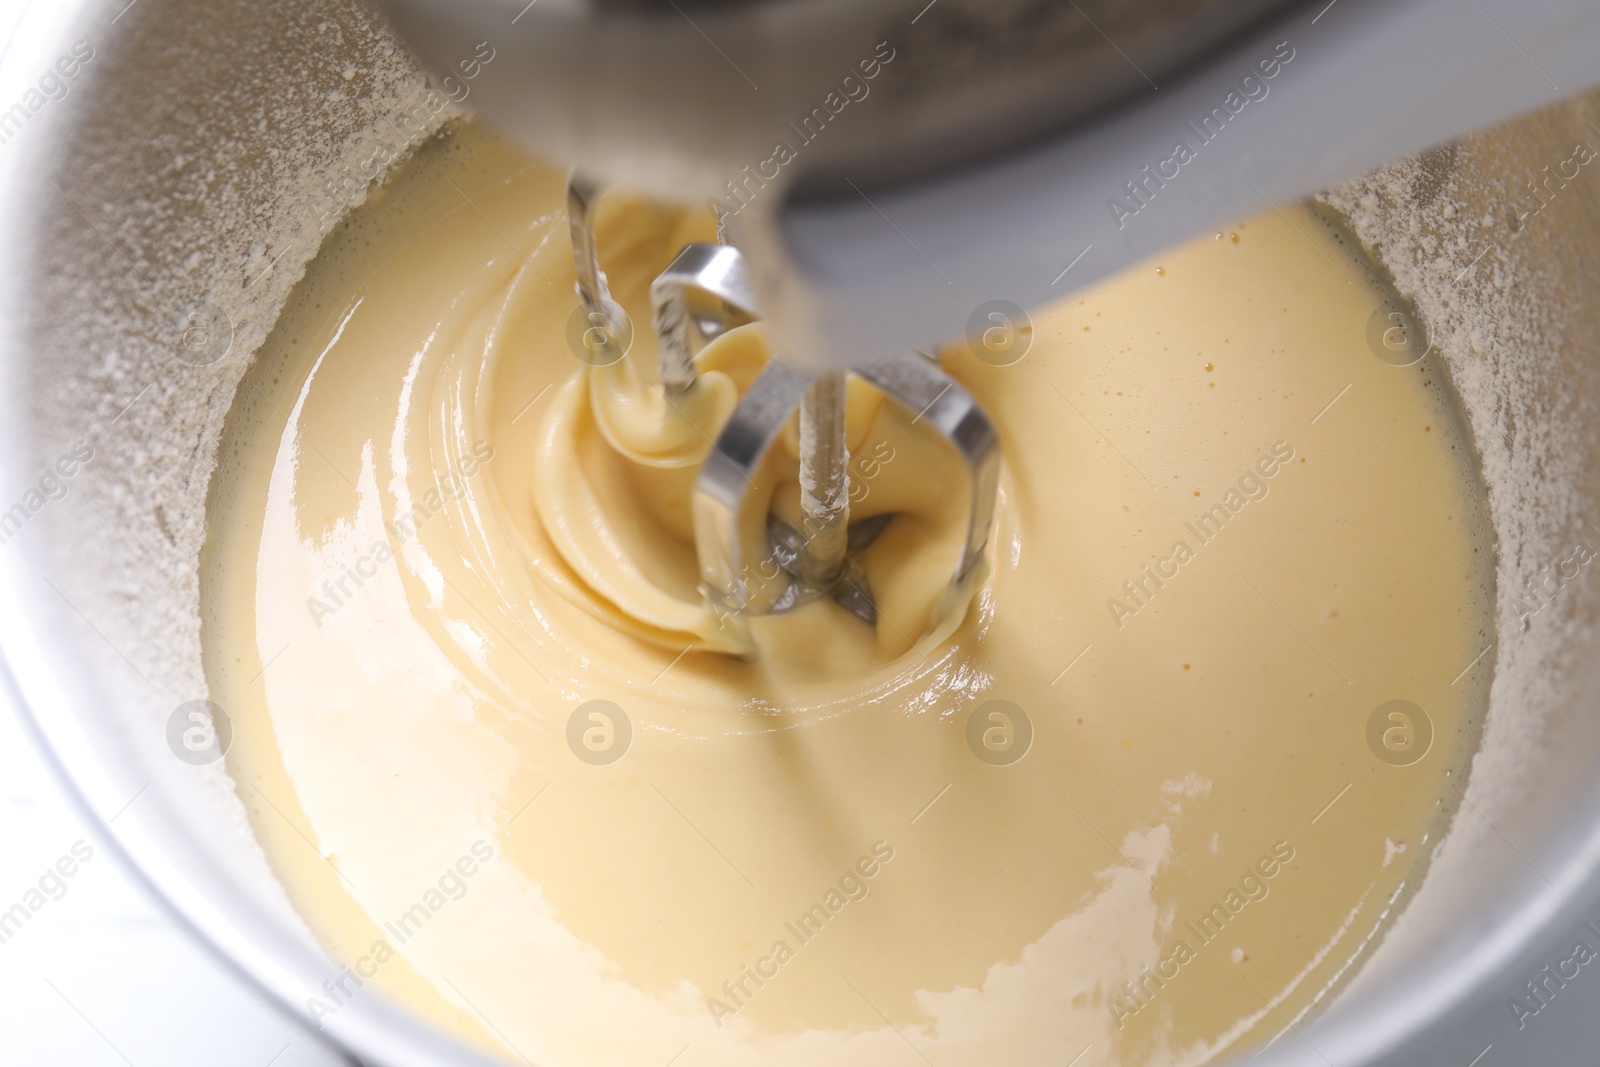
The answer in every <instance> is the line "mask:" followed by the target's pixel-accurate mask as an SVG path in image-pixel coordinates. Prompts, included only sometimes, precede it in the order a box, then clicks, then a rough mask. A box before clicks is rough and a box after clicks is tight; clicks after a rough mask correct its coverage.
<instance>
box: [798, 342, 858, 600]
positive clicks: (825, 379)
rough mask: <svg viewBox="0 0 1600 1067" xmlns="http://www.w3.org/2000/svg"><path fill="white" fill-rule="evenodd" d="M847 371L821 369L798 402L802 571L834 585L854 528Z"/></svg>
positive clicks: (809, 579) (813, 580)
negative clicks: (848, 432) (847, 429)
mask: <svg viewBox="0 0 1600 1067" xmlns="http://www.w3.org/2000/svg"><path fill="white" fill-rule="evenodd" d="M844 431H845V372H844V371H838V370H829V371H823V372H822V373H821V374H819V375H817V378H816V380H815V381H813V382H812V383H811V388H810V389H808V390H806V395H805V398H804V399H803V400H801V401H800V511H801V514H802V515H803V516H804V519H803V523H804V533H805V547H804V548H803V550H802V552H801V556H800V575H801V578H802V579H803V580H804V581H805V582H806V583H807V584H808V585H813V586H816V587H817V588H820V589H827V588H830V587H831V586H832V585H833V584H834V583H835V582H836V581H837V580H838V578H839V572H840V571H842V570H843V569H844V559H845V552H846V549H847V547H848V540H849V532H850V471H849V464H850V450H849V447H848V446H847V445H846V443H845V432H844Z"/></svg>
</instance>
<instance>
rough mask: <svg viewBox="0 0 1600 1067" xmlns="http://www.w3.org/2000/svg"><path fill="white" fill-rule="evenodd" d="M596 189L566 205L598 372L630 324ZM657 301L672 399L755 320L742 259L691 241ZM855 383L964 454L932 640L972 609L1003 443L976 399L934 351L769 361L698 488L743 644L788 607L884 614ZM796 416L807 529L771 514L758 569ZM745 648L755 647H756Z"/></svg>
mask: <svg viewBox="0 0 1600 1067" xmlns="http://www.w3.org/2000/svg"><path fill="white" fill-rule="evenodd" d="M600 191H601V190H600V187H599V185H598V184H597V183H595V182H593V181H592V180H589V179H587V178H585V177H583V176H581V175H579V174H578V173H577V172H576V171H574V172H573V174H572V175H571V176H570V178H569V181H568V185H567V209H568V219H569V223H570V227H571V235H572V254H573V265H574V275H575V278H576V283H575V288H576V290H577V295H578V302H579V305H580V307H581V308H582V310H583V312H584V315H585V316H586V317H587V319H588V321H589V322H590V323H591V325H592V327H593V330H592V331H591V333H592V335H593V336H594V342H593V346H592V349H593V351H594V352H595V353H596V359H595V360H594V362H596V363H602V364H603V363H610V362H614V361H615V360H617V359H621V358H624V355H625V353H624V351H623V347H624V346H623V345H622V344H621V343H620V340H619V339H620V338H622V337H623V336H624V335H625V333H626V331H627V330H628V329H630V328H631V327H630V326H629V324H628V323H627V322H626V316H625V313H624V312H623V311H622V308H621V307H620V306H619V305H618V304H617V303H616V302H615V301H614V300H613V299H612V298H611V295H610V290H609V287H608V286H607V283H606V275H605V270H604V268H603V267H602V266H601V265H600V261H599V256H598V252H597V249H596V244H595V234H594V212H595V207H596V203H597V201H598V199H599V194H600ZM650 296H651V304H652V308H653V312H654V326H655V330H656V333H657V335H658V336H659V338H660V344H659V346H658V360H657V362H658V367H657V369H658V372H659V375H660V389H661V390H662V393H663V395H664V396H665V397H666V399H667V400H668V402H669V403H671V402H672V399H673V397H674V396H679V395H682V394H683V393H684V392H686V391H687V390H688V389H689V388H690V387H691V386H692V385H693V384H694V381H695V377H696V373H697V372H696V368H695V357H696V355H698V353H699V352H700V350H701V349H703V348H704V347H705V346H706V344H707V343H709V342H710V341H712V340H713V339H715V338H717V337H719V336H721V335H722V334H724V333H726V332H727V331H728V330H731V329H733V328H735V327H737V326H742V325H745V324H747V323H750V322H753V321H755V320H757V319H759V318H760V317H761V316H760V309H759V307H758V306H757V301H756V296H755V292H754V287H753V286H752V284H751V279H750V273H749V270H748V269H747V267H746V264H745V260H744V256H743V254H742V253H741V252H740V251H739V250H738V249H736V248H733V247H731V246H728V245H721V244H703V243H693V244H688V245H685V246H684V247H683V248H682V249H681V250H680V251H679V253H678V255H677V256H676V257H675V258H674V259H673V261H672V263H671V264H670V265H669V266H668V267H667V269H666V270H664V271H662V272H661V274H659V275H658V276H657V277H656V278H655V280H654V282H652V284H651V286H650ZM815 364H816V361H812V365H815ZM824 365H825V366H826V364H825V363H824ZM851 374H856V375H859V376H860V377H862V378H863V379H865V380H866V381H868V382H870V383H872V384H873V385H874V386H876V387H877V388H878V389H880V390H882V391H883V392H884V393H885V394H886V395H887V396H889V397H890V398H892V399H893V400H894V401H896V402H897V403H899V404H901V405H902V406H903V407H905V408H906V409H907V410H909V411H911V412H913V413H915V415H916V421H917V423H918V424H919V425H924V426H926V427H927V432H930V433H934V434H937V435H939V436H941V437H943V438H944V439H945V440H946V441H947V442H948V443H949V444H950V445H951V446H952V447H953V448H954V449H955V450H956V452H957V453H958V454H959V455H960V456H961V458H962V460H963V462H964V463H965V465H966V468H967V471H968V475H969V478H970V485H971V507H970V509H969V512H968V520H967V531H966V539H965V542H964V544H963V547H962V551H961V556H960V559H959V561H958V563H957V564H956V568H955V572H954V574H953V575H952V577H951V580H950V584H949V586H948V587H947V588H946V590H945V594H944V596H943V597H942V598H941V600H940V603H939V606H938V608H937V609H936V610H935V612H934V616H933V619H932V620H931V621H930V625H929V628H928V630H929V633H933V632H935V631H939V630H941V629H942V628H943V627H944V626H946V625H947V624H948V623H950V622H951V621H952V620H951V618H950V616H951V614H953V613H954V612H955V611H957V610H958V609H960V608H964V607H965V605H966V603H967V601H968V599H969V594H970V591H971V586H972V583H973V582H974V580H975V579H977V578H978V577H979V576H980V575H981V573H982V567H981V563H982V560H983V555H984V549H985V546H986V545H987V543H988V537H989V528H990V526H991V524H992V521H993V518H994V506H995V496H996V492H997V489H998V486H999V471H1000V440H999V436H998V435H997V434H996V432H995V428H994V425H993V424H992V423H991V422H990V421H989V418H988V416H987V415H986V414H984V411H983V409H982V408H981V407H979V405H978V403H977V401H976V400H975V399H973V397H972V395H971V394H970V393H968V392H967V390H965V389H964V388H962V387H961V385H960V384H959V383H957V382H956V381H955V379H953V378H951V377H950V376H949V375H948V374H946V373H945V372H944V371H943V370H941V369H940V368H939V366H938V363H937V360H936V359H935V358H934V357H933V356H932V355H931V354H929V353H926V352H922V351H917V352H902V353H897V354H894V355H890V356H885V357H881V358H877V359H870V360H866V361H863V362H860V363H858V364H857V365H855V366H854V367H852V368H850V369H848V370H845V369H840V368H838V367H836V366H835V367H827V369H824V370H822V371H820V372H818V371H807V370H804V369H802V368H800V367H798V366H796V365H794V364H791V363H788V362H785V361H783V360H781V359H776V358H775V359H773V360H772V361H771V362H770V363H768V364H767V366H766V367H765V368H764V369H763V370H762V372H761V374H760V375H759V376H758V377H757V379H756V380H755V382H754V383H753V384H752V385H751V387H750V389H749V391H748V392H746V393H745V395H744V397H743V398H742V399H741V400H740V402H739V404H738V406H737V407H736V408H735V410H734V412H733V414H732V416H731V417H730V418H729V420H728V422H727V424H726V425H725V426H724V427H723V428H722V431H721V433H720V434H719V435H718V437H717V439H716V441H715V442H714V445H713V447H712V450H711V453H710V455H709V456H708V457H707V459H706V462H705V465H704V466H703V467H702V469H701V471H700V474H699V477H698V479H697V480H696V483H695V491H694V505H693V509H694V510H693V514H694V531H695V549H696V553H697V555H698V558H699V565H700V590H701V593H702V595H703V596H704V597H705V599H706V603H707V604H708V605H709V606H710V607H711V608H712V610H713V611H714V612H715V613H716V614H717V616H718V617H719V618H720V619H722V621H723V624H724V625H727V626H732V627H735V628H736V629H739V630H741V631H742V632H743V636H745V637H746V638H747V637H748V626H747V621H748V619H749V618H750V617H751V616H752V615H756V614H767V613H774V614H775V613H779V612H785V611H791V610H793V609H794V608H796V607H798V606H799V605H801V604H803V603H806V602H807V601H810V600H814V599H816V598H818V597H823V596H827V597H831V598H832V599H833V600H835V601H836V602H838V603H839V604H840V605H841V606H843V607H844V608H845V609H847V610H848V611H850V612H851V614H853V615H855V616H856V617H857V618H859V619H861V620H862V621H863V622H865V623H867V624H868V625H876V623H877V620H878V610H877V605H876V603H875V602H874V600H873V597H872V592H871V589H870V587H869V584H868V581H867V576H866V573H865V571H864V570H863V569H862V567H861V565H860V563H859V561H858V559H857V556H858V554H859V553H860V552H861V551H862V550H863V549H865V548H866V547H867V546H868V545H870V544H871V543H872V542H873V541H874V540H875V539H876V538H877V537H878V535H879V534H880V533H882V532H883V530H884V528H885V527H886V526H887V525H888V524H889V523H890V522H892V521H893V519H894V516H893V515H892V514H884V515H875V516H872V517H870V518H867V519H865V520H862V521H859V522H852V521H851V517H850V466H849V465H850V452H849V449H848V447H847V445H846V440H845V415H846V393H847V380H848V377H849V376H850V375H851ZM797 410H798V418H799V435H800V503H801V513H802V521H801V527H800V528H798V529H797V528H795V527H794V526H792V525H790V524H789V523H787V522H785V521H783V520H782V519H780V518H778V517H777V516H776V515H767V516H765V522H764V523H760V524H759V526H764V528H765V530H766V535H767V536H766V540H767V544H766V546H765V551H766V554H765V555H764V556H763V557H761V558H759V559H756V560H751V559H749V558H748V552H747V546H746V542H745V538H744V537H743V536H742V535H741V531H742V530H744V529H746V528H747V527H748V523H747V519H748V518H749V517H750V516H749V515H748V511H749V509H750V508H751V507H752V506H754V504H753V500H752V499H751V498H752V494H753V490H754V489H755V480H754V475H755V474H756V472H757V471H758V470H759V469H760V468H761V466H762V464H763V462H764V461H765V459H766V456H767V453H768V450H769V449H770V448H771V447H772V444H773V442H774V441H776V440H777V438H778V436H779V434H781V433H782V432H783V431H784V429H785V427H786V426H787V425H788V423H789V420H790V419H791V418H794V417H796V412H797ZM768 561H770V562H772V563H776V565H777V567H778V569H779V570H780V571H781V572H782V573H783V574H784V575H785V576H786V584H785V585H784V587H783V588H782V590H781V591H780V592H778V593H777V595H776V596H761V595H757V589H756V588H755V587H756V586H757V585H760V586H765V584H766V581H767V579H766V577H764V576H763V571H764V570H765V569H766V568H765V567H764V566H763V565H764V564H765V563H767V562H768ZM924 636H927V635H924ZM743 643H744V644H745V645H746V646H747V647H753V645H751V644H750V642H749V641H748V640H746V641H745V642H743Z"/></svg>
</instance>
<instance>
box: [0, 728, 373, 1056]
mask: <svg viewBox="0 0 1600 1067" xmlns="http://www.w3.org/2000/svg"><path fill="white" fill-rule="evenodd" d="M78 842H83V845H86V846H87V847H88V848H90V849H92V850H93V852H92V855H91V857H90V859H88V860H87V861H86V862H84V863H82V864H81V866H78V867H77V869H76V870H75V872H74V873H73V874H72V876H71V877H70V878H65V879H60V881H59V885H60V886H63V887H64V889H65V891H64V892H60V890H58V889H57V885H58V883H57V881H56V879H54V878H47V880H46V888H47V889H48V890H49V894H50V895H49V896H47V897H46V900H47V901H48V902H47V903H46V904H45V905H44V906H43V907H40V908H39V909H38V911H37V913H35V914H33V915H32V916H31V918H29V919H28V920H27V921H26V923H24V924H23V925H22V926H21V928H20V929H17V928H16V926H15V921H13V924H12V925H11V926H10V927H5V926H0V937H4V938H5V940H4V942H3V943H0V1004H3V1005H4V1009H3V1011H0V1018H3V1019H4V1020H5V1022H4V1025H3V1026H0V1064H7V1065H14V1067H35V1065H41V1067H42V1065H44V1064H59V1065H64V1067H102V1065H104V1067H191V1065H192V1067H269V1065H270V1067H349V1062H350V1061H347V1060H345V1059H343V1058H342V1057H340V1056H338V1055H336V1054H334V1053H332V1052H331V1051H328V1050H327V1049H326V1048H325V1047H323V1046H322V1045H321V1044H319V1043H318V1042H317V1041H316V1040H315V1039H313V1038H312V1037H311V1036H309V1035H308V1034H306V1033H305V1032H303V1031H301V1030H300V1029H299V1028H298V1027H297V1026H295V1024H294V1023H292V1022H290V1021H289V1020H288V1019H287V1018H285V1017H284V1016H283V1015H282V1014H281V1013H280V1012H279V1011H278V1010H277V1009H276V1008H275V1007H274V1006H273V1005H271V1004H269V1003H268V1002H267V1001H265V1000H264V999H263V998H262V997H261V996H260V995H259V994H257V993H256V992H255V991H254V990H252V989H250V988H248V987H247V986H246V985H245V984H244V983H243V982H242V981H240V980H239V979H238V978H237V977H235V976H234V974H233V973H232V972H230V971H229V970H227V969H226V968H225V967H223V966H222V965H221V964H220V963H219V962H218V961H217V960H216V959H215V958H214V957H213V956H212V955H211V953H210V952H209V951H208V950H207V949H205V948H204V947H203V946H201V945H200V944H198V943H197V942H196V940H195V939H194V938H193V937H192V936H191V935H190V934H189V933H188V931H186V930H184V929H182V928H181V927H179V926H178V925H177V924H176V922H175V921H174V920H173V919H172V918H171V916H169V915H168V914H167V912H166V911H165V910H164V909H163V908H162V906H161V905H160V904H158V903H157V902H156V901H154V900H153V899H151V898H150V896H149V895H148V894H147V893H146V892H145V891H144V889H143V888H142V887H141V886H140V885H139V884H138V883H136V882H135V881H134V880H133V879H132V878H131V877H130V876H129V874H128V872H127V871H126V870H124V869H123V867H122V866H121V864H120V862H119V861H118V860H117V859H116V858H115V857H114V856H113V855H112V853H111V852H110V851H109V850H108V849H106V848H105V847H104V846H103V845H102V844H101V843H100V841H99V840H98V838H97V837H96V836H95V835H94V834H93V833H92V832H91V831H90V830H89V829H88V827H87V826H86V825H85V824H84V822H83V820H82V819H80V818H79V817H78V814H77V812H76V811H75V810H74V809H73V808H72V806H71V804H70V803H69V801H68V800H67V797H66V795H65V794H64V793H63V791H62V788H61V786H60V784H59V783H58V782H57V781H56V779H55V776H54V774H53V773H52V772H51V770H50V769H49V768H48V767H47V766H46V765H45V764H44V763H43V762H42V761H41V759H40V756H39V753H38V751H37V750H36V748H35V747H34V744H33V739H32V738H31V737H30V736H29V734H28V733H27V732H26V731H25V730H24V728H23V725H22V722H21V720H20V719H19V718H18V716H17V713H16V711H15V709H14V708H13V707H12V706H11V703H10V701H9V700H7V699H5V698H4V697H0V844H3V847H0V913H4V912H5V911H6V910H7V909H9V908H11V906H12V905H14V904H16V903H18V902H20V901H22V900H23V897H24V895H25V894H27V893H28V892H29V890H35V889H37V888H38V887H39V880H40V878H41V876H44V875H45V873H46V871H47V870H50V869H52V868H54V867H55V865H56V863H57V861H58V860H60V859H61V858H62V857H63V856H65V855H69V854H70V852H71V850H72V848H73V846H74V844H76V843H78ZM82 851H83V846H80V847H79V852H80V854H81V853H82ZM71 866H72V864H70V863H69V864H68V867H69V868H70V867H71ZM58 892H59V894H60V895H59V897H56V896H55V894H56V893H58ZM33 899H34V901H35V902H37V900H38V898H33Z"/></svg>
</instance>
